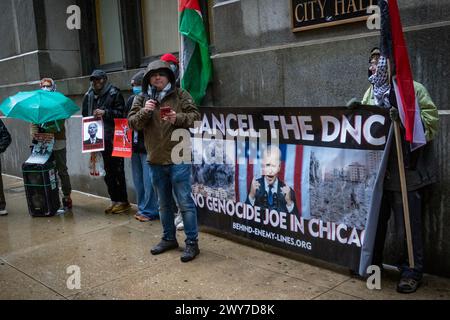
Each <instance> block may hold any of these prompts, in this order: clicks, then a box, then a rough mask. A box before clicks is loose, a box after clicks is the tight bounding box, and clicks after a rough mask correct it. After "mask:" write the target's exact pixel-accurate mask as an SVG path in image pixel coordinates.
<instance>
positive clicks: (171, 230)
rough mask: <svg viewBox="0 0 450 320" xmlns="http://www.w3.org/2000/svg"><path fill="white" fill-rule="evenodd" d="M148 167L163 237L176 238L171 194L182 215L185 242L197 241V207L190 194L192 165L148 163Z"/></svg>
mask: <svg viewBox="0 0 450 320" xmlns="http://www.w3.org/2000/svg"><path fill="white" fill-rule="evenodd" d="M150 168H151V172H152V180H153V186H154V188H155V190H156V193H157V194H158V197H159V201H160V214H161V224H162V226H163V239H164V240H168V241H171V240H175V239H176V228H175V225H174V218H175V216H174V209H173V196H175V198H176V201H177V203H178V206H179V209H180V212H181V215H182V217H183V222H184V233H185V234H186V243H193V242H197V241H198V224H197V208H196V207H195V204H194V200H193V199H192V196H191V192H192V189H191V174H192V166H191V165H190V164H172V165H164V166H162V165H150ZM172 190H173V194H172Z"/></svg>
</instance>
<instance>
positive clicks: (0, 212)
mask: <svg viewBox="0 0 450 320" xmlns="http://www.w3.org/2000/svg"><path fill="white" fill-rule="evenodd" d="M7 215H8V211H6V209H3V210H0V216H7Z"/></svg>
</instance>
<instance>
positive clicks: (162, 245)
mask: <svg viewBox="0 0 450 320" xmlns="http://www.w3.org/2000/svg"><path fill="white" fill-rule="evenodd" d="M176 248H178V242H177V240H171V241H168V240H164V239H161V241H160V242H159V243H158V244H157V245H156V246H154V247H153V248H152V249H151V250H150V253H151V254H152V255H157V254H161V253H163V252H166V251H168V250H172V249H176Z"/></svg>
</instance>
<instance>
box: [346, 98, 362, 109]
mask: <svg viewBox="0 0 450 320" xmlns="http://www.w3.org/2000/svg"><path fill="white" fill-rule="evenodd" d="M360 105H361V102H360V101H359V100H358V99H356V98H351V99H350V101H348V102H347V105H346V107H347V108H348V109H351V110H353V109H356V108H358V107H359V106H360Z"/></svg>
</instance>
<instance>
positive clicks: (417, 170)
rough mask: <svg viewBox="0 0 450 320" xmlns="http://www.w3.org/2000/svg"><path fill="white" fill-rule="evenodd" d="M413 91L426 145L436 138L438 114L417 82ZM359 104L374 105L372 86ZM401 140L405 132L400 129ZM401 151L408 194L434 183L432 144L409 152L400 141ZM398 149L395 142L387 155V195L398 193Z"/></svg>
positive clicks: (406, 146)
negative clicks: (388, 191) (388, 192)
mask: <svg viewBox="0 0 450 320" xmlns="http://www.w3.org/2000/svg"><path fill="white" fill-rule="evenodd" d="M414 91H415V93H416V99H417V101H418V104H419V107H420V117H421V118H422V122H423V125H424V129H425V137H426V139H427V141H431V140H433V139H434V138H435V137H436V136H437V132H438V129H439V114H438V110H437V108H436V106H435V104H434V103H433V101H432V100H431V97H430V95H429V93H428V91H427V89H425V87H424V86H423V85H422V84H420V83H419V82H416V81H414ZM361 104H366V105H376V102H375V98H374V93H373V89H372V86H371V87H370V88H369V89H368V90H367V91H366V93H365V94H364V98H363V100H362V101H361ZM402 136H404V132H403V129H402ZM402 142H403V143H402V144H403V146H402V150H403V154H404V159H405V175H406V185H407V188H408V191H414V190H418V189H420V188H422V187H424V186H426V185H429V184H432V183H435V182H437V180H438V172H437V165H436V163H435V162H436V159H435V157H434V156H433V152H432V151H433V150H432V149H433V143H430V142H429V143H427V144H426V145H425V146H423V147H421V148H419V149H418V150H415V151H413V152H408V148H410V146H409V144H408V143H406V141H405V140H404V139H402ZM397 159H398V158H397V148H396V147H395V141H394V143H392V147H391V150H390V153H389V159H388V166H387V169H386V175H385V178H384V189H386V190H390V191H401V187H400V173H399V170H398V160H397Z"/></svg>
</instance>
